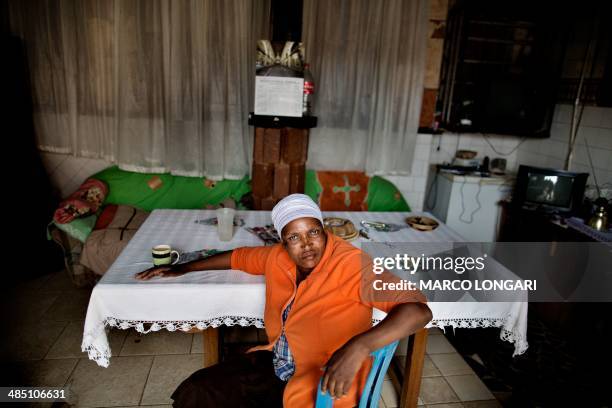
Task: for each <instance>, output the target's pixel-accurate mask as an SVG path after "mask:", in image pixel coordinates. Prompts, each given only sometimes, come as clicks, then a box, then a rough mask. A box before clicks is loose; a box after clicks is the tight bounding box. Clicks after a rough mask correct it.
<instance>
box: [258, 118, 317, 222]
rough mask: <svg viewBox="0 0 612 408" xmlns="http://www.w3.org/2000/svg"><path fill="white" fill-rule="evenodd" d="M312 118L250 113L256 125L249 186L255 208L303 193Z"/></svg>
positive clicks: (267, 207)
mask: <svg viewBox="0 0 612 408" xmlns="http://www.w3.org/2000/svg"><path fill="white" fill-rule="evenodd" d="M316 123H317V120H316V118H315V117H311V116H306V117H300V118H288V117H282V116H281V117H273V116H257V115H253V114H250V115H249V124H251V125H253V126H255V141H254V145H253V169H252V175H251V186H252V190H253V207H254V209H255V210H271V209H272V207H274V205H275V204H276V203H277V202H278V201H279V200H280V199H281V198H283V197H285V196H287V195H289V194H293V193H303V192H304V184H305V179H306V172H305V168H306V158H307V156H308V136H309V129H310V128H312V127H314V126H316Z"/></svg>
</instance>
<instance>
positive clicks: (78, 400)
mask: <svg viewBox="0 0 612 408" xmlns="http://www.w3.org/2000/svg"><path fill="white" fill-rule="evenodd" d="M152 363H153V357H152V356H139V357H113V358H112V359H111V362H110V365H109V366H108V367H107V368H104V367H99V366H98V365H97V364H96V363H95V362H93V361H90V360H87V359H81V360H79V363H78V365H77V367H76V368H75V370H74V372H73V373H72V376H71V377H70V379H69V380H68V383H67V386H68V387H69V389H70V392H71V395H72V396H73V401H71V402H72V403H73V404H74V405H76V406H78V407H117V406H133V405H138V403H139V402H140V399H141V397H142V393H143V391H144V387H145V383H146V381H147V376H148V374H149V370H150V369H151V364H152Z"/></svg>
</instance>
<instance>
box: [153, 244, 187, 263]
mask: <svg viewBox="0 0 612 408" xmlns="http://www.w3.org/2000/svg"><path fill="white" fill-rule="evenodd" d="M151 252H152V254H153V265H155V266H159V265H174V264H175V263H177V262H178V261H179V258H180V257H181V254H179V253H178V251H175V250H173V249H172V247H170V245H156V246H154V247H153V249H152V251H151ZM173 255H174V256H176V259H175V260H172V256H173Z"/></svg>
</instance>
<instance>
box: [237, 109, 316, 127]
mask: <svg viewBox="0 0 612 408" xmlns="http://www.w3.org/2000/svg"><path fill="white" fill-rule="evenodd" d="M249 125H251V126H255V127H261V128H295V129H311V128H313V127H317V117H316V116H302V117H289V116H265V115H255V114H254V113H253V112H249Z"/></svg>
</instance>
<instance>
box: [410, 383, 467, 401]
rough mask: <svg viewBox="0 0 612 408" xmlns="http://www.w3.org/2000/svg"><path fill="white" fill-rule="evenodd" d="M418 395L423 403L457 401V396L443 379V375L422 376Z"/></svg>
mask: <svg viewBox="0 0 612 408" xmlns="http://www.w3.org/2000/svg"><path fill="white" fill-rule="evenodd" d="M419 396H420V398H421V399H422V400H423V402H424V403H425V404H440V403H446V402H459V397H457V394H455V392H454V391H453V390H452V389H451V387H450V386H449V385H448V383H447V382H446V381H445V380H444V377H429V378H423V379H422V380H421V392H420V394H419Z"/></svg>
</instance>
